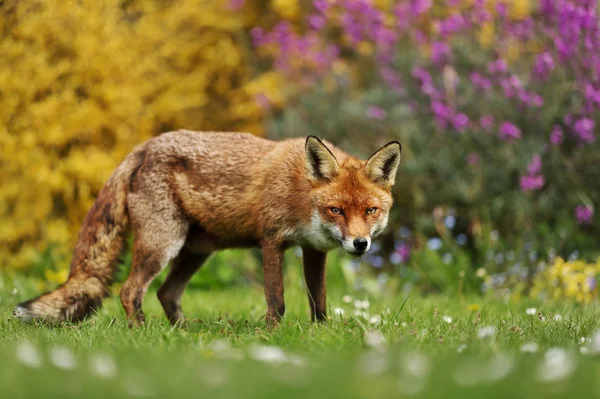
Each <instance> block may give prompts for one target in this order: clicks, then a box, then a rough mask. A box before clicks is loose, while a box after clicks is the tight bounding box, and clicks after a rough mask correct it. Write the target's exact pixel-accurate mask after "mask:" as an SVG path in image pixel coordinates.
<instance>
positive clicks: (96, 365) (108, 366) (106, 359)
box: [90, 353, 117, 379]
mask: <svg viewBox="0 0 600 399" xmlns="http://www.w3.org/2000/svg"><path fill="white" fill-rule="evenodd" d="M90 370H91V371H92V373H93V374H94V375H96V376H98V377H100V378H105V379H110V378H114V377H115V376H116V375H117V365H116V363H115V361H114V360H113V358H112V357H110V356H109V355H107V354H105V353H96V354H95V355H93V356H92V357H91V358H90Z"/></svg>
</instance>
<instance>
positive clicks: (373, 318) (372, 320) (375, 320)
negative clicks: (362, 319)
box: [369, 315, 381, 324]
mask: <svg viewBox="0 0 600 399" xmlns="http://www.w3.org/2000/svg"><path fill="white" fill-rule="evenodd" d="M369 322H370V323H371V324H379V323H381V316H379V315H375V316H371V318H370V319H369Z"/></svg>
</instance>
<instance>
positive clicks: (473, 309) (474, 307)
mask: <svg viewBox="0 0 600 399" xmlns="http://www.w3.org/2000/svg"><path fill="white" fill-rule="evenodd" d="M467 310H468V311H469V312H477V311H478V310H479V305H478V304H476V303H471V304H469V306H467Z"/></svg>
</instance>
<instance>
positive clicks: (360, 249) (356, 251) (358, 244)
mask: <svg viewBox="0 0 600 399" xmlns="http://www.w3.org/2000/svg"><path fill="white" fill-rule="evenodd" d="M342 246H343V247H344V250H345V251H346V252H348V253H349V254H350V255H353V256H361V255H364V254H365V253H366V252H367V251H368V250H369V248H371V237H369V236H364V237H362V236H359V237H349V238H346V239H344V241H343V242H342Z"/></svg>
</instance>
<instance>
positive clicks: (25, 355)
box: [17, 341, 42, 368]
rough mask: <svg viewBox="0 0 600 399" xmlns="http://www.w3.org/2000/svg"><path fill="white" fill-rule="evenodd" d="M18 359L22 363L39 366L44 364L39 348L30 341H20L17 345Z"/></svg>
mask: <svg viewBox="0 0 600 399" xmlns="http://www.w3.org/2000/svg"><path fill="white" fill-rule="evenodd" d="M17 359H19V362H21V364H23V365H25V366H27V367H31V368H38V367H40V366H41V365H42V357H41V355H40V352H39V351H38V349H37V348H36V347H35V346H34V345H33V344H32V343H30V342H27V341H25V342H20V343H19V344H18V345H17Z"/></svg>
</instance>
